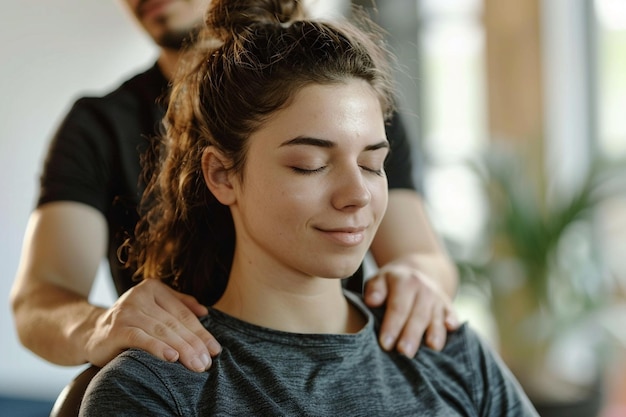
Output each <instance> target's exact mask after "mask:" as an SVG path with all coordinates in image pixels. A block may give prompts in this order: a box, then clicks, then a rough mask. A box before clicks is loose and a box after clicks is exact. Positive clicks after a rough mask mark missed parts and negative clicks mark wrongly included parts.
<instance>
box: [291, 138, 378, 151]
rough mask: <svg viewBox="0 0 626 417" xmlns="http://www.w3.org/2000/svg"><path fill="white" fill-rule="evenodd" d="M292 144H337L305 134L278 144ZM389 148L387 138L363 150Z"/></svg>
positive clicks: (322, 146) (323, 145)
mask: <svg viewBox="0 0 626 417" xmlns="http://www.w3.org/2000/svg"><path fill="white" fill-rule="evenodd" d="M294 145H308V146H317V147H320V148H334V147H336V146H337V144H336V143H335V142H333V141H330V140H327V139H319V138H311V137H307V136H298V137H296V138H293V139H289V140H287V141H285V142H283V143H281V144H280V147H283V146H294ZM385 148H387V149H388V148H389V142H388V141H387V140H381V141H380V142H378V143H373V144H371V145H367V146H366V147H365V149H364V151H375V150H378V149H385Z"/></svg>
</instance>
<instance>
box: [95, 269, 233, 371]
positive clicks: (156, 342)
mask: <svg viewBox="0 0 626 417" xmlns="http://www.w3.org/2000/svg"><path fill="white" fill-rule="evenodd" d="M207 313H208V311H207V309H206V307H204V306H202V305H200V304H199V303H198V302H197V301H196V300H195V299H194V298H193V297H190V296H187V295H183V294H180V293H178V292H176V291H174V290H172V289H171V288H169V287H168V286H166V285H165V284H163V283H161V282H159V281H156V280H146V281H143V282H142V283H140V284H138V285H136V286H135V287H133V288H132V289H131V290H129V291H127V292H126V293H125V294H124V295H122V297H120V299H119V300H118V301H117V302H116V303H115V304H114V305H113V307H111V308H110V309H109V310H108V311H107V312H106V314H104V315H103V316H102V317H101V318H100V319H99V322H98V324H97V325H96V328H95V329H94V331H93V334H92V336H91V337H90V340H89V342H88V345H89V346H88V347H87V351H88V352H89V353H88V358H89V360H90V362H92V363H94V364H96V365H100V366H102V365H104V364H105V363H106V362H108V361H109V360H110V359H112V358H113V357H114V356H115V355H117V354H118V353H119V352H121V351H123V350H125V349H128V348H137V349H141V350H144V351H146V352H148V353H150V354H152V355H154V356H156V357H158V358H161V359H163V360H166V361H179V362H181V363H182V364H183V365H185V366H186V367H187V368H189V369H191V370H193V371H197V372H201V371H204V370H206V369H207V368H208V367H210V366H211V356H215V355H217V354H218V353H219V352H220V350H221V347H220V345H219V343H218V342H217V340H215V338H214V337H213V336H212V335H211V334H210V333H209V332H208V331H207V330H206V329H205V328H204V326H202V324H201V323H200V320H198V316H200V315H206V314H207Z"/></svg>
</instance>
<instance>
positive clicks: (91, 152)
mask: <svg viewBox="0 0 626 417" xmlns="http://www.w3.org/2000/svg"><path fill="white" fill-rule="evenodd" d="M93 100H94V99H87V98H83V99H80V100H78V101H77V102H76V103H75V104H74V106H73V107H72V108H71V110H70V111H69V113H68V114H67V116H66V117H65V119H64V120H63V121H62V123H61V125H60V126H59V128H58V130H57V131H56V134H55V135H54V137H53V139H52V141H51V143H50V146H49V148H48V152H47V155H46V159H45V162H44V167H43V172H42V175H41V178H40V193H39V198H38V200H37V206H38V207H39V206H41V205H43V204H46V203H49V202H53V201H75V202H79V203H84V204H87V205H89V206H92V207H94V208H96V209H98V210H99V211H101V212H103V213H105V212H106V210H107V208H108V205H109V204H110V202H111V195H110V192H109V191H108V188H107V187H108V186H109V181H110V180H109V178H110V175H111V170H112V169H114V167H111V166H110V165H111V161H113V160H114V158H113V153H114V152H115V150H114V149H113V141H111V140H110V135H111V132H108V129H110V127H107V123H106V122H105V120H104V119H105V118H104V116H103V115H102V114H101V113H99V112H98V111H97V110H96V108H95V107H94V106H92V105H91V103H92V101H93Z"/></svg>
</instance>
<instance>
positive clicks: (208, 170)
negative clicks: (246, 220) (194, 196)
mask: <svg viewBox="0 0 626 417" xmlns="http://www.w3.org/2000/svg"><path fill="white" fill-rule="evenodd" d="M228 162H229V161H228V159H227V158H226V157H225V156H224V154H222V152H220V151H219V150H218V149H217V148H216V147H215V146H209V147H207V148H206V149H205V150H204V152H203V153H202V175H203V176H204V182H205V183H206V185H207V187H208V188H209V190H211V193H213V195H214V196H215V198H217V201H219V202H220V203H222V204H224V205H225V206H229V205H231V204H233V203H234V202H235V201H236V196H235V190H234V188H233V186H232V184H231V171H230V170H229V169H228V167H229V166H230V164H229V163H228Z"/></svg>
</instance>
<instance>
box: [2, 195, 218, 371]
mask: <svg viewBox="0 0 626 417" xmlns="http://www.w3.org/2000/svg"><path fill="white" fill-rule="evenodd" d="M106 242H107V228H106V219H105V218H104V216H103V215H102V214H101V213H100V212H99V211H98V210H96V209H94V208H92V207H90V206H87V205H84V204H81V203H74V202H55V203H48V204H45V205H44V206H42V207H40V208H38V209H36V210H35V211H34V212H33V214H32V215H31V218H30V219H29V223H28V227H27V230H26V234H25V238H24V244H23V248H22V258H21V261H20V265H19V268H18V271H17V276H16V279H15V282H14V285H13V288H12V291H11V303H12V307H13V314H14V320H15V325H16V328H17V332H18V335H19V338H20V340H21V342H22V343H23V344H24V346H25V347H27V348H28V349H30V350H31V351H33V352H34V353H35V354H37V355H39V356H41V357H42V358H44V359H46V360H48V361H50V362H52V363H56V364H59V365H78V364H82V363H85V362H91V363H93V364H95V365H99V366H102V365H104V364H105V363H107V362H108V361H110V360H111V359H112V358H113V357H115V356H116V355H117V354H118V353H120V352H121V351H123V350H124V349H127V348H130V347H136V348H139V349H143V350H146V351H148V352H150V353H152V354H153V355H155V356H157V357H159V358H161V359H165V360H170V361H175V360H180V361H181V362H182V363H184V364H185V366H187V367H189V368H190V369H195V370H199V369H200V368H201V367H202V366H201V365H200V364H202V365H204V368H206V366H208V365H209V364H210V354H216V353H217V352H218V351H219V345H218V344H217V342H216V341H215V340H214V339H213V337H212V336H211V335H210V334H209V333H208V332H207V331H206V330H205V329H204V328H203V327H202V326H201V324H200V323H199V321H198V320H197V317H196V316H199V315H203V314H206V308H205V307H203V306H201V305H200V304H198V302H197V301H196V300H195V299H194V298H192V297H190V296H186V295H183V294H179V293H177V292H175V291H173V290H172V289H170V288H169V287H167V286H165V285H164V284H162V283H160V282H158V281H156V280H146V281H144V282H142V283H141V284H139V285H137V286H135V287H134V288H133V289H131V290H130V291H128V292H127V293H125V294H123V295H122V297H120V299H119V300H118V301H117V302H116V303H115V304H114V305H113V306H112V307H111V308H109V309H106V308H102V307H98V306H94V305H91V304H90V303H89V301H88V296H89V292H90V291H91V287H92V285H93V282H94V279H95V276H96V272H97V269H98V266H99V265H100V262H101V260H102V257H103V254H104V253H105V248H106ZM198 361H199V362H198Z"/></svg>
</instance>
